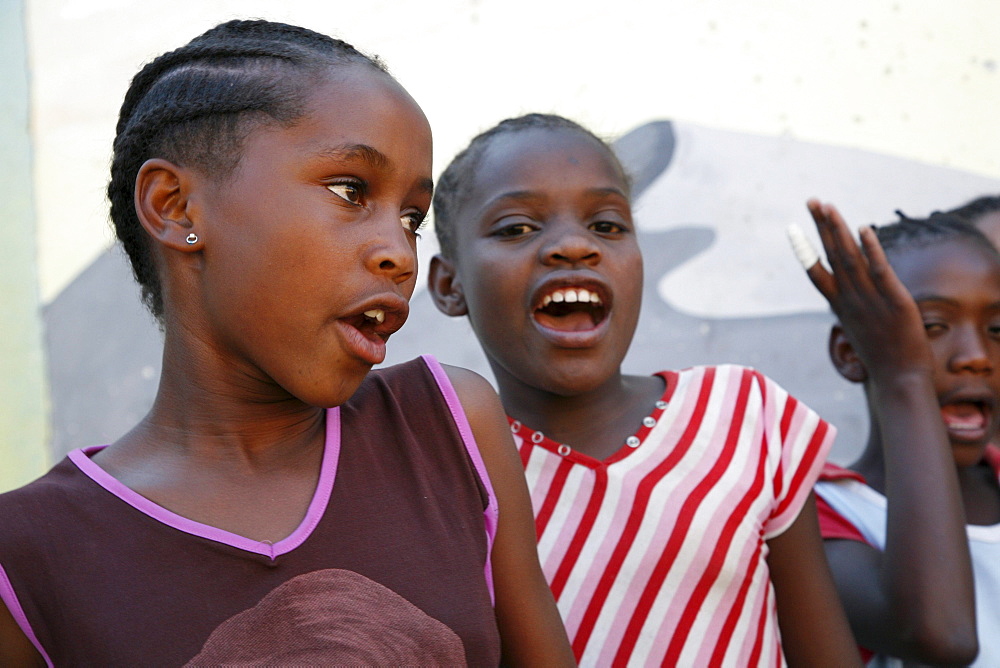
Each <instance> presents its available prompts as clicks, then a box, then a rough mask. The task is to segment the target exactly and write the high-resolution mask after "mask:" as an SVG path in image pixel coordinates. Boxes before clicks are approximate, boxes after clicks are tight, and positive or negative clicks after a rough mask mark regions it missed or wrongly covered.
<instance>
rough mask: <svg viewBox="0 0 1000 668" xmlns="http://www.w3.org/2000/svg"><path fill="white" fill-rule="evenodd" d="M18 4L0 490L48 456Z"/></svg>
mask: <svg viewBox="0 0 1000 668" xmlns="http://www.w3.org/2000/svg"><path fill="white" fill-rule="evenodd" d="M24 27H25V17H24V5H23V3H22V2H21V1H20V0H4V1H3V2H0V82H3V89H2V92H0V174H3V178H0V238H2V239H3V249H4V253H3V259H2V260H0V294H2V295H3V297H2V300H0V307H2V308H0V379H2V380H0V491H3V490H5V489H9V488H11V487H15V486H17V485H20V484H22V483H24V482H27V481H28V480H30V479H31V478H33V477H35V476H37V475H38V474H39V473H42V472H43V471H44V469H45V466H46V464H47V462H48V452H47V448H46V447H45V444H46V422H45V418H46V410H45V409H46V395H45V374H44V366H43V355H42V336H41V333H42V327H41V313H40V312H39V310H38V280H37V276H38V274H37V267H38V262H37V255H36V248H35V244H36V234H35V211H34V206H33V202H32V179H31V168H32V162H31V137H30V133H29V126H30V123H29V75H28V52H27V45H26V42H25V30H24Z"/></svg>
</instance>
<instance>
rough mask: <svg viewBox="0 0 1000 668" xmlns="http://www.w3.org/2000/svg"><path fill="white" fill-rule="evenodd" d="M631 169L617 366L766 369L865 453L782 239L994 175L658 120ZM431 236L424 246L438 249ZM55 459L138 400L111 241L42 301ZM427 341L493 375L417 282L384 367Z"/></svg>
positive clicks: (146, 386)
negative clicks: (633, 262)
mask: <svg viewBox="0 0 1000 668" xmlns="http://www.w3.org/2000/svg"><path fill="white" fill-rule="evenodd" d="M615 149H616V151H617V152H618V153H619V155H620V156H621V158H622V162H623V163H624V165H625V167H626V169H627V170H628V171H629V173H630V174H631V175H632V178H633V191H634V194H635V198H636V206H635V210H636V218H637V222H638V225H639V239H640V243H641V245H642V248H643V252H644V255H645V275H646V279H645V280H646V284H645V289H644V300H645V301H644V310H643V314H642V317H641V319H640V322H639V328H638V331H637V333H636V337H635V340H634V342H633V345H632V348H631V350H630V352H629V356H628V358H627V359H626V369H627V370H628V371H631V372H639V373H649V372H653V371H656V370H660V369H667V368H678V367H685V366H691V365H694V364H706V363H721V362H738V363H741V364H746V365H750V366H754V367H756V368H758V369H760V370H761V371H763V372H764V373H766V374H768V375H769V376H771V377H772V378H774V379H775V380H776V381H778V382H779V383H780V384H782V385H783V386H784V387H785V388H786V389H788V390H789V391H790V392H791V393H792V394H794V395H796V396H797V397H798V398H800V399H801V400H803V401H805V402H806V403H807V404H809V405H810V406H812V407H813V408H815V409H816V410H817V411H818V412H819V413H820V414H821V415H822V416H823V417H825V418H826V419H828V420H830V421H831V422H833V423H834V424H835V425H837V427H838V428H839V430H840V435H839V437H838V439H837V444H836V445H835V447H834V452H833V459H834V460H835V461H837V462H839V463H846V462H848V461H850V460H851V459H852V458H853V457H854V455H855V454H856V453H857V452H858V451H859V450H860V447H861V445H862V439H863V438H864V437H865V432H866V429H867V421H866V416H865V411H864V407H863V404H862V397H861V393H860V390H859V389H858V388H856V387H853V386H851V385H849V384H848V383H847V382H846V381H843V380H842V379H841V378H840V377H839V376H837V375H836V373H835V372H834V371H833V369H832V367H831V366H830V363H829V361H828V360H827V355H826V339H827V333H828V331H829V327H830V324H831V322H832V317H831V316H830V314H829V313H828V311H827V309H826V307H825V304H824V302H823V301H822V299H821V298H820V297H819V296H818V295H817V294H815V293H814V291H813V288H812V286H811V285H810V284H809V282H808V280H807V279H806V277H805V275H804V273H803V272H802V270H801V269H800V268H799V267H798V266H797V264H796V262H795V260H794V257H793V256H792V254H791V252H790V251H789V250H788V248H787V242H786V241H785V238H784V228H785V227H786V226H787V225H788V224H789V223H791V222H799V223H800V224H803V226H808V223H809V220H808V216H807V215H806V213H805V208H804V202H805V200H806V199H807V198H808V197H810V196H814V195H818V196H821V197H823V198H824V199H828V200H830V201H833V202H835V203H837V204H838V205H839V206H840V207H841V209H842V210H843V211H844V213H845V215H846V216H847V217H848V219H849V220H852V221H853V222H854V223H856V224H859V223H869V222H887V221H889V220H891V219H892V218H893V215H892V212H893V211H894V210H895V209H897V208H903V209H904V210H906V212H907V213H908V214H910V215H912V216H921V215H926V214H928V213H930V211H932V210H934V209H943V208H949V207H952V206H955V205H957V204H960V203H962V202H964V201H966V200H968V199H971V198H973V197H975V196H978V195H981V194H984V193H996V192H1000V181H998V180H996V179H989V178H986V177H982V176H977V175H973V174H968V173H965V172H960V171H957V170H951V169H946V168H942V167H933V166H928V165H923V164H919V163H915V162H912V161H907V160H901V159H897V158H891V157H887V156H883V155H878V154H873V153H867V152H864V151H858V150H853V149H845V148H838V147H831V146H824V145H818V144H809V143H805V142H799V141H795V140H793V139H789V138H779V137H758V136H753V135H747V134H741V133H732V132H723V131H719V130H714V129H709V128H703V127H700V126H696V125H691V124H681V123H673V122H669V121H657V122H653V123H648V124H646V125H643V126H641V127H639V128H637V129H635V130H633V131H632V132H630V133H628V134H627V135H625V136H623V137H621V138H620V139H618V140H617V141H616V142H615ZM431 237H432V235H425V236H424V238H423V239H422V240H421V242H420V243H421V244H422V245H425V246H426V247H427V248H425V249H421V257H422V259H423V258H424V257H427V256H429V254H430V251H431V250H433V248H432V247H436V244H435V242H434V240H433V239H432V238H431ZM44 318H45V324H46V345H47V348H48V355H49V369H50V370H49V373H50V383H51V385H50V386H51V388H52V397H51V398H52V423H53V424H52V433H53V441H52V444H51V447H52V451H53V452H52V454H53V457H54V458H58V457H61V456H62V455H63V454H64V453H65V452H67V451H68V450H70V449H72V448H75V447H80V446H84V445H91V444H96V443H107V442H110V441H113V440H114V439H116V438H117V437H119V436H120V435H121V434H123V433H124V432H125V431H127V430H128V429H129V428H130V427H131V426H133V425H134V424H135V423H136V422H137V421H138V420H139V419H141V417H142V416H143V415H144V414H145V412H146V411H147V410H148V408H149V406H150V405H151V403H152V400H153V396H154V395H155V392H156V384H157V380H158V378H159V370H160V353H161V347H162V338H161V334H160V332H159V331H158V329H157V327H156V324H155V322H154V321H153V319H152V317H151V316H150V315H149V314H148V313H147V312H146V311H145V310H144V309H143V307H142V305H141V303H140V301H139V298H138V289H137V287H136V286H135V284H134V281H133V280H132V277H131V272H130V270H129V269H128V267H127V265H126V262H125V258H124V256H123V255H122V254H121V252H120V251H119V249H117V248H113V249H111V250H109V251H107V252H105V253H104V254H103V255H102V256H101V257H100V258H98V259H97V260H96V261H95V262H94V264H93V265H91V266H90V267H89V268H88V269H87V270H86V271H84V272H83V273H82V274H81V275H80V276H79V277H78V278H77V279H76V280H75V281H74V282H73V283H72V284H71V285H70V286H69V287H68V288H67V289H66V290H65V291H64V292H63V293H62V294H60V295H59V296H58V297H57V298H56V299H55V300H54V301H53V302H52V303H51V304H49V305H48V306H47V307H46V308H45V311H44ZM422 353H431V354H434V355H436V356H437V357H438V358H439V359H441V360H442V361H443V362H446V363H449V364H454V365H457V366H465V367H468V368H471V369H473V370H476V371H478V372H480V373H482V374H483V375H485V376H486V377H488V378H492V374H491V372H490V369H489V367H488V365H487V364H486V361H485V358H484V357H483V355H482V352H481V351H480V349H479V347H478V345H477V343H476V341H475V338H474V336H473V334H472V331H471V329H470V327H469V325H468V323H467V321H466V320H465V319H464V318H462V319H450V318H446V317H445V316H443V315H441V314H440V313H438V312H437V310H436V309H435V307H434V306H433V304H432V303H431V300H430V298H429V296H428V294H427V292H426V290H424V289H423V286H422V285H419V286H418V288H417V293H416V294H415V295H414V298H413V300H412V303H411V312H410V319H409V320H408V322H407V324H406V326H405V327H404V328H403V330H401V332H400V333H398V334H397V335H396V336H394V337H393V339H392V341H391V342H390V344H389V358H388V359H387V360H386V363H387V364H391V363H396V362H400V361H403V360H406V359H410V358H412V357H414V356H416V355H419V354H422Z"/></svg>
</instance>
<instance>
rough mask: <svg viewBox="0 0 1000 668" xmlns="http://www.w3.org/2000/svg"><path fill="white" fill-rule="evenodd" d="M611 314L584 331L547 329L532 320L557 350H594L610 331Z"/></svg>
mask: <svg viewBox="0 0 1000 668" xmlns="http://www.w3.org/2000/svg"><path fill="white" fill-rule="evenodd" d="M610 315H611V314H610V313H609V314H607V315H606V316H605V317H604V320H602V321H601V322H599V323H598V324H597V325H596V326H594V327H593V328H592V329H582V330H576V331H572V330H562V329H552V328H551V327H546V326H545V325H543V324H541V323H540V322H538V321H537V320H535V319H534V318H532V319H531V321H532V322H533V323H535V328H536V329H538V331H539V332H541V334H542V336H544V337H545V338H546V339H548V341H549V342H550V343H552V344H553V345H554V346H556V347H557V348H593V347H594V346H596V345H597V344H598V343H600V341H601V339H603V338H604V335H605V334H606V333H607V331H608V323H610V322H611V318H610Z"/></svg>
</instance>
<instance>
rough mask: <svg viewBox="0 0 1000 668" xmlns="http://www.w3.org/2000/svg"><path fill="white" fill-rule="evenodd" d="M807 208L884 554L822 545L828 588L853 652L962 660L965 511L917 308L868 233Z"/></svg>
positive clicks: (970, 624) (968, 617) (970, 617)
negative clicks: (875, 485)
mask: <svg viewBox="0 0 1000 668" xmlns="http://www.w3.org/2000/svg"><path fill="white" fill-rule="evenodd" d="M809 210H810V212H811V214H812V216H813V220H814V221H815V222H816V227H817V229H818V230H819V234H820V238H821V239H822V241H823V246H824V249H825V250H826V254H827V258H828V259H829V262H830V267H831V271H832V273H831V271H827V270H826V269H825V268H824V267H823V266H822V264H821V263H816V264H815V265H814V266H812V267H811V268H809V269H808V273H809V277H810V279H811V280H812V282H813V284H814V285H815V286H816V288H817V289H818V290H819V291H820V292H821V293H822V294H823V296H824V297H826V299H827V301H828V302H829V303H830V306H831V307H832V308H833V311H834V313H836V315H837V318H838V319H839V321H840V325H839V326H840V327H841V328H842V337H843V340H841V341H840V343H839V344H838V345H840V346H841V349H840V354H839V355H837V354H836V351H834V352H835V358H837V359H839V362H838V368H839V370H840V371H841V373H842V374H843V375H845V377H848V379H850V380H854V381H855V382H865V384H866V385H865V387H866V391H867V395H868V400H869V408H870V411H871V417H872V436H871V438H872V439H873V440H872V442H871V443H870V445H869V448H870V449H871V448H872V447H875V448H876V450H875V451H876V452H879V450H878V449H879V448H880V452H881V458H882V461H883V463H884V476H885V477H884V489H885V496H886V498H887V499H888V516H887V525H886V545H885V551H884V552H880V551H879V550H877V549H875V548H873V547H871V546H869V545H866V544H863V543H860V542H856V541H848V540H829V541H826V544H825V545H826V553H827V558H828V559H829V562H830V568H831V570H832V572H833V577H834V581H835V582H836V585H837V590H838V592H839V593H840V597H841V600H842V601H843V603H844V607H845V609H846V611H847V616H848V619H849V620H850V623H851V627H852V628H853V629H854V633H855V636H856V637H857V639H858V642H859V643H861V645H863V646H864V647H867V648H868V649H871V650H873V651H875V652H878V653H883V654H889V655H892V656H898V657H901V658H904V659H907V660H913V661H917V662H926V663H940V664H949V663H957V664H965V663H969V662H971V661H972V660H973V659H974V658H975V656H976V653H977V652H978V645H977V640H976V627H975V623H976V621H975V599H974V586H973V578H972V566H971V562H970V559H969V548H968V541H967V539H966V535H965V515H964V511H963V508H962V503H961V496H960V491H959V486H958V480H957V476H956V473H955V465H954V461H953V459H952V455H951V449H950V443H949V441H948V436H947V433H946V431H945V428H944V424H943V421H942V420H941V415H940V405H939V403H938V400H937V396H936V393H935V389H934V384H933V369H934V366H933V358H932V353H931V348H930V345H929V343H928V341H927V337H926V334H925V332H924V327H923V321H922V319H921V316H920V312H919V310H918V308H917V306H916V304H915V303H914V301H913V298H912V297H911V296H910V294H909V293H908V292H907V290H906V287H905V286H904V285H903V284H902V283H901V282H900V281H899V279H898V278H897V277H896V275H895V273H894V272H893V270H892V268H891V267H890V266H889V263H888V261H887V260H886V257H885V253H884V252H883V250H882V248H881V246H880V245H879V243H878V239H877V238H876V236H875V233H874V231H873V230H871V229H870V228H865V229H863V230H862V231H861V235H860V239H861V245H860V247H859V245H858V244H857V243H856V242H855V241H854V238H853V236H852V235H851V233H850V231H849V230H848V228H847V226H846V224H845V223H844V221H843V219H842V218H841V216H840V214H839V213H838V212H837V211H836V209H834V208H833V207H832V206H829V205H823V204H820V203H819V202H817V201H815V200H811V201H810V202H809ZM837 337H838V331H837V330H835V331H834V337H833V341H834V342H836V341H837V340H838V339H837Z"/></svg>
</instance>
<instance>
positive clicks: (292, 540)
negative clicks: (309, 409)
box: [69, 407, 340, 560]
mask: <svg viewBox="0 0 1000 668" xmlns="http://www.w3.org/2000/svg"><path fill="white" fill-rule="evenodd" d="M105 447H107V446H104V445H97V446H91V447H87V448H80V449H78V450H73V451H72V452H70V453H69V458H70V460H71V461H72V462H73V463H74V464H76V466H77V468H79V469H80V471H82V472H83V474H84V475H86V476H87V477H88V478H90V479H91V480H93V481H94V482H96V483H97V484H98V485H100V486H101V487H103V488H104V489H105V490H107V491H108V492H110V493H111V494H114V495H115V496H117V497H118V498H119V499H121V500H122V501H124V502H125V503H127V504H128V505H130V506H132V507H133V508H135V509H136V510H138V511H139V512H141V513H143V514H144V515H147V516H148V517H151V518H152V519H154V520H156V521H158V522H160V523H162V524H166V525H167V526H169V527H173V528H174V529H177V530H178V531H183V532H184V533H187V534H191V535H192V536H198V537H200V538H207V539H208V540H211V541H214V542H216V543H223V544H225V545H230V546H232V547H235V548H237V549H240V550H244V551H246V552H253V553H254V554H261V555H264V556H266V557H269V558H271V559H272V560H273V559H275V558H276V557H278V556H280V555H282V554H287V553H288V552H291V551H292V550H294V549H295V548H297V547H298V546H299V545H301V544H302V543H303V542H305V540H306V539H307V538H309V536H310V535H311V534H312V532H313V530H314V529H315V528H316V525H317V524H319V522H320V520H321V519H322V518H323V514H324V513H325V512H326V507H327V504H328V503H329V501H330V495H331V493H332V492H333V483H334V479H335V478H336V477H337V463H338V460H339V459H340V410H339V408H336V407H335V408H330V409H328V410H327V413H326V444H325V447H324V452H323V463H322V465H321V467H320V474H319V481H318V482H317V484H316V491H315V492H314V493H313V499H312V501H311V502H310V503H309V509H308V510H307V511H306V515H305V517H304V518H302V522H301V523H300V524H299V526H298V527H296V529H295V530H294V531H293V532H292V533H290V534H289V535H288V536H287V537H285V538H282V539H281V540H279V541H278V542H277V543H273V544H272V543H268V542H266V541H264V542H262V541H257V540H253V539H252V538H247V537H245V536H240V535H239V534H235V533H232V532H230V531H226V530H224V529H219V528H216V527H213V526H210V525H208V524H202V523H201V522H196V521H195V520H191V519H188V518H186V517H183V516H181V515H178V514H177V513H174V512H172V511H170V510H167V509H166V508H164V507H163V506H160V505H158V504H156V503H154V502H152V501H150V500H149V499H147V498H146V497H144V496H142V495H141V494H139V493H137V492H135V491H134V490H132V489H131V488H129V487H126V486H125V485H123V484H122V483H121V482H119V481H118V480H117V479H116V478H114V477H112V476H111V475H110V474H108V473H107V472H106V471H105V470H104V469H102V468H101V467H100V466H98V465H97V464H96V463H94V461H93V460H92V459H91V456H92V455H94V454H95V453H97V452H99V451H101V450H103V449H104V448H105Z"/></svg>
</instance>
